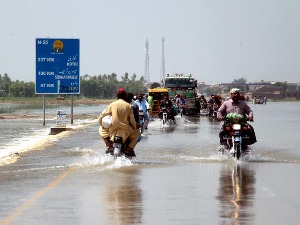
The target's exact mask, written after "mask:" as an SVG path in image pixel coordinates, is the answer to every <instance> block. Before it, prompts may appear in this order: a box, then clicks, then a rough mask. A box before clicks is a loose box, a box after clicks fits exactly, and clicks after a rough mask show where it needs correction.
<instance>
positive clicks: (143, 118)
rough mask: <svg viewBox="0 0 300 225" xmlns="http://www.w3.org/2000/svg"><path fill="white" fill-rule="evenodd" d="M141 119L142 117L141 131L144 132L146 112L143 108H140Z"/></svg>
mask: <svg viewBox="0 0 300 225" xmlns="http://www.w3.org/2000/svg"><path fill="white" fill-rule="evenodd" d="M139 119H140V125H141V127H140V132H141V134H143V133H144V125H145V113H144V111H143V110H139Z"/></svg>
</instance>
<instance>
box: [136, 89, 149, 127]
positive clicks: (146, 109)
mask: <svg viewBox="0 0 300 225" xmlns="http://www.w3.org/2000/svg"><path fill="white" fill-rule="evenodd" d="M135 103H136V104H137V105H138V107H139V110H143V111H144V116H145V123H144V126H145V129H146V130H147V129H148V123H149V114H148V112H149V111H150V107H149V104H148V102H147V101H146V99H144V95H143V94H138V96H137V100H136V101H135Z"/></svg>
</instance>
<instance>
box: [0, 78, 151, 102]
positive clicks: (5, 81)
mask: <svg viewBox="0 0 300 225" xmlns="http://www.w3.org/2000/svg"><path fill="white" fill-rule="evenodd" d="M119 87H123V88H125V89H126V90H127V92H131V93H133V94H137V93H139V92H141V93H145V92H146V91H147V89H146V87H145V86H144V78H143V77H141V78H140V79H139V80H137V76H136V74H133V75H132V76H131V78H129V74H128V73H125V74H124V76H121V81H119V80H118V79H117V74H115V73H112V74H109V75H107V74H104V75H98V76H90V75H87V74H86V75H84V76H82V77H81V78H80V94H79V95H78V97H80V98H97V99H112V98H115V97H116V91H117V89H118V88H119ZM66 96H67V95H66ZM0 97H1V100H4V97H5V99H7V98H16V97H20V98H21V97H24V98H26V101H28V99H27V98H28V97H31V98H39V97H40V98H41V95H36V94H35V83H34V82H24V81H19V80H17V81H12V80H11V79H10V77H9V76H8V74H7V73H5V74H4V75H3V76H2V75H1V74H0ZM52 97H53V98H55V97H56V95H52ZM50 98H51V97H50ZM7 100H9V99H7ZM11 100H13V99H11ZM35 100H37V99H35ZM19 101H20V99H19Z"/></svg>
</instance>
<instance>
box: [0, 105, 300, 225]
mask: <svg viewBox="0 0 300 225" xmlns="http://www.w3.org/2000/svg"><path fill="white" fill-rule="evenodd" d="M250 106H251V107H252V109H253V111H254V123H251V124H252V125H253V126H254V129H255V132H256V136H257V140H258V142H257V143H255V144H254V145H252V146H251V149H252V152H251V154H250V156H249V157H247V158H244V159H242V160H241V161H236V160H234V159H232V158H231V157H229V156H226V155H222V154H220V153H219V151H218V150H219V148H220V146H219V144H218V143H219V139H218V132H219V129H220V126H221V123H219V122H217V121H210V120H208V118H207V117H200V116H198V117H183V118H180V117H178V118H176V120H177V123H178V125H177V126H165V127H164V126H162V125H161V123H160V121H152V122H151V123H150V124H149V129H148V132H147V134H146V135H145V136H144V137H143V139H142V140H141V142H139V143H138V145H137V147H136V154H137V157H136V158H135V159H134V160H132V161H129V160H128V159H125V158H119V159H117V160H116V161H115V160H113V159H112V158H111V157H109V156H107V155H105V154H104V151H105V149H104V143H103V141H102V140H101V139H100V137H99V134H98V124H97V123H95V122H90V123H87V124H85V125H84V126H81V127H79V128H78V129H75V130H73V131H71V132H64V133H61V134H59V135H56V136H49V137H48V138H47V139H45V140H43V144H42V145H38V146H37V147H36V148H35V149H34V150H32V151H26V152H22V153H20V155H19V156H18V155H16V156H12V158H11V159H10V160H11V161H13V163H9V162H7V164H4V165H2V166H1V167H0V179H1V183H0V195H1V199H0V224H31V225H35V224H105V225H106V224H149V225H150V224H151V225H152V224H172V225H173V224H178V225H179V224H180V225H182V224H212V225H214V224H216V225H220V224H239V225H242V224H272V225H277V224H278V225H279V224H299V223H300V215H299V213H298V211H299V208H300V193H299V191H298V190H299V189H300V179H299V177H300V176H299V175H300V150H299V146H300V138H299V131H300V116H299V111H300V103H299V102H286V103H272V102H270V103H268V104H267V105H253V104H250Z"/></svg>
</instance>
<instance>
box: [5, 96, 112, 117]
mask: <svg viewBox="0 0 300 225" xmlns="http://www.w3.org/2000/svg"><path fill="white" fill-rule="evenodd" d="M113 101H115V100H113V99H112V100H107V99H76V100H75V99H74V100H73V103H74V104H75V105H79V104H84V105H101V104H110V103H111V102H113ZM0 103H15V104H42V103H43V101H42V100H32V99H30V100H28V101H26V100H1V99H0ZM46 104H58V105H60V104H61V105H64V104H71V100H69V99H65V100H55V99H51V100H47V99H46ZM43 117H44V116H43V115H40V114H39V115H35V114H14V113H4V114H0V120H16V119H43ZM55 117H56V115H54V114H46V115H45V119H53V118H55ZM68 117H70V115H67V118H68ZM73 119H97V116H95V115H90V114H74V115H73Z"/></svg>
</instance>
